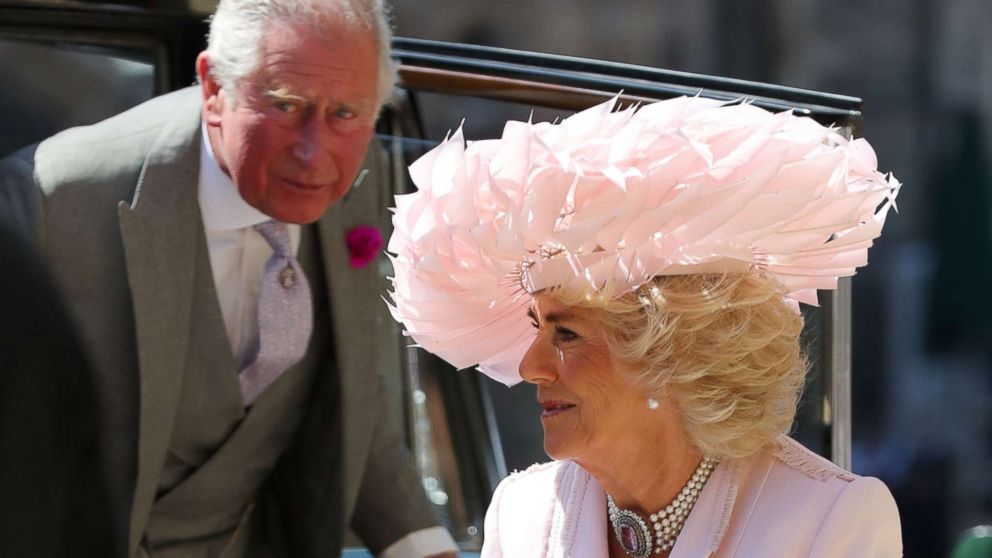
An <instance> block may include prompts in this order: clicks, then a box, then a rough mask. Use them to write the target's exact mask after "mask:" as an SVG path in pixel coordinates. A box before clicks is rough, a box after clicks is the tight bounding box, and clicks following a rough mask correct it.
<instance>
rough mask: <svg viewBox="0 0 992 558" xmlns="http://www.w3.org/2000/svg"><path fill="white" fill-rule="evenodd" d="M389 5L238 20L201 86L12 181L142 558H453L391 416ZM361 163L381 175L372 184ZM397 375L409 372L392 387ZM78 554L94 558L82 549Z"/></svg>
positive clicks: (212, 49)
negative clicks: (383, 176) (355, 549)
mask: <svg viewBox="0 0 992 558" xmlns="http://www.w3.org/2000/svg"><path fill="white" fill-rule="evenodd" d="M389 40H390V30H389V27H388V24H387V23H386V21H385V17H384V14H383V7H382V5H381V1H380V0H222V1H221V2H220V5H219V7H218V9H217V13H216V15H215V16H214V19H213V21H212V23H211V30H210V39H209V47H208V49H207V50H206V51H205V52H203V53H202V54H201V55H200V56H199V58H198V60H197V65H196V71H197V74H198V76H199V81H200V84H199V87H193V88H189V89H186V90H182V91H179V92H176V93H172V94H169V95H165V96H163V97H159V98H157V99H153V100H151V101H149V102H147V103H144V104H143V105H140V106H138V107H136V108H134V109H132V110H130V111H127V112H125V113H123V114H120V115H118V116H116V117H113V118H110V119H109V120H106V121H104V122H101V123H98V124H95V125H93V126H89V127H85V128H77V129H72V130H68V131H66V132H63V133H61V134H58V135H56V136H54V137H52V138H50V139H48V140H46V141H44V142H42V143H41V144H39V145H37V146H35V147H32V148H29V149H26V150H22V151H21V152H19V153H17V154H15V155H13V156H11V157H10V158H9V159H8V160H6V161H4V162H2V163H0V188H2V189H4V190H5V195H4V196H3V198H4V199H7V200H19V201H20V203H22V205H23V213H22V215H31V216H36V217H37V223H36V224H35V225H36V226H35V227H34V231H35V232H36V234H37V239H38V242H39V246H40V247H41V250H42V253H43V254H44V256H45V258H46V260H47V263H48V264H49V266H50V268H51V270H52V271H53V273H54V275H55V277H56V279H57V282H58V283H59V286H60V288H61V290H62V291H63V292H64V294H65V297H66V300H67V303H68V306H69V310H70V314H71V315H72V317H73V318H74V321H75V322H76V324H77V326H78V328H79V330H80V334H81V337H82V339H83V341H84V344H85V345H86V347H87V352H88V354H89V357H90V359H91V361H92V364H93V366H94V368H96V370H97V379H96V383H97V386H98V389H99V391H100V396H101V402H102V411H103V417H104V418H103V421H104V427H103V428H102V434H103V435H104V437H105V442H106V443H105V449H104V452H103V453H104V456H103V458H104V461H105V462H106V467H107V471H108V473H107V475H108V479H109V483H108V484H109V485H110V487H111V489H110V490H111V494H110V496H111V501H112V502H113V504H114V508H115V509H116V510H117V515H116V522H117V524H118V531H119V533H118V534H119V536H120V538H121V540H122V541H126V543H125V542H122V543H121V547H122V548H121V552H122V553H123V552H124V547H125V544H126V555H127V556H129V557H134V556H139V557H152V558H171V557H187V556H189V557H192V556H196V557H201V556H210V557H215V556H223V557H229V556H230V557H240V556H285V557H292V558H298V557H309V556H313V557H317V556H320V557H324V558H327V557H331V556H335V555H337V554H339V553H340V549H341V546H342V539H343V536H344V531H345V528H346V527H348V526H350V527H351V528H352V529H353V530H354V531H355V532H356V533H357V534H358V535H359V536H360V537H361V538H362V539H363V540H364V541H365V543H366V544H367V546H368V547H369V548H370V549H371V550H372V551H373V552H374V553H376V554H378V555H380V556H386V557H407V556H410V557H422V556H453V555H454V550H455V547H454V544H453V542H452V541H451V538H450V536H449V535H448V534H447V532H445V531H444V530H443V528H441V527H438V526H437V524H436V520H435V518H434V515H433V513H432V509H431V507H430V505H429V504H428V503H427V502H426V500H425V497H424V494H423V489H422V487H421V483H420V479H419V476H418V475H417V474H416V472H415V471H414V469H413V468H412V465H411V460H410V458H409V457H408V455H407V453H406V452H405V450H404V448H403V446H402V443H401V441H400V438H399V437H398V436H397V434H396V432H395V431H394V428H393V427H392V426H391V424H390V421H389V420H388V418H386V417H388V413H385V412H384V410H383V409H382V408H381V407H382V401H381V377H382V375H384V374H393V373H396V372H395V367H396V366H397V364H396V362H395V361H396V360H398V359H397V357H396V355H397V354H398V348H397V340H396V339H395V335H392V334H391V330H390V327H389V322H388V321H387V318H385V317H383V315H382V313H383V305H382V304H381V302H380V301H379V299H378V295H379V293H380V292H382V288H381V287H382V285H381V280H380V277H379V275H378V274H377V272H376V270H375V269H374V266H367V267H364V268H361V269H353V268H352V267H350V266H349V260H348V251H347V248H346V244H345V234H346V231H348V230H350V229H352V228H353V227H356V226H359V225H365V226H377V225H380V224H382V223H384V222H385V220H386V213H385V210H384V206H385V203H384V202H385V200H381V199H377V198H376V195H377V191H376V189H375V188H370V187H365V188H355V189H353V190H349V189H350V188H351V186H352V183H353V182H354V181H355V179H356V176H357V175H358V173H359V171H360V170H361V169H363V168H366V169H369V173H368V174H367V175H366V176H365V177H364V180H366V181H368V180H375V179H376V178H377V174H376V173H377V170H376V169H377V168H378V167H379V166H380V165H381V160H379V158H380V155H379V153H378V151H376V150H374V149H373V150H371V151H370V152H369V154H368V156H366V150H367V147H368V145H369V141H370V139H371V137H372V134H373V125H374V122H375V119H376V116H377V114H378V112H379V108H380V104H381V103H382V102H383V100H384V99H385V98H387V96H388V93H389V91H390V90H391V89H392V86H393V83H394V80H395V70H394V67H393V65H392V62H391V60H390V58H389ZM363 161H364V163H363ZM391 367H392V368H391ZM73 555H78V556H82V555H87V551H86V550H85V549H80V550H79V552H78V553H74V554H73Z"/></svg>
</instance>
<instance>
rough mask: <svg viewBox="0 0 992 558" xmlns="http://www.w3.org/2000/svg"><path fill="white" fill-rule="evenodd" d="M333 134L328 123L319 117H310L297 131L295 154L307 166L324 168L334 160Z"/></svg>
mask: <svg viewBox="0 0 992 558" xmlns="http://www.w3.org/2000/svg"><path fill="white" fill-rule="evenodd" d="M333 141H334V140H333V134H332V132H331V130H330V129H329V127H328V125H327V123H326V122H325V121H324V120H323V119H321V118H319V117H317V116H312V117H310V118H308V119H307V120H306V121H305V122H304V124H303V126H302V127H301V128H300V130H299V132H298V133H297V138H296V144H295V145H294V146H293V155H294V156H295V157H296V158H297V159H298V160H299V161H300V162H301V163H303V164H304V165H305V166H306V167H308V168H314V169H320V170H323V169H324V168H326V167H327V165H329V164H331V163H332V162H333V158H332V157H331V150H332V148H333Z"/></svg>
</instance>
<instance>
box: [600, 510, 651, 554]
mask: <svg viewBox="0 0 992 558" xmlns="http://www.w3.org/2000/svg"><path fill="white" fill-rule="evenodd" d="M612 513H614V514H615V515H614V516H613V517H610V520H611V521H610V523H612V524H613V534H614V535H616V537H617V540H618V541H619V542H620V546H621V547H622V548H623V551H624V552H626V553H627V555H628V556H631V558H648V556H650V555H651V543H652V537H651V530H650V529H649V528H648V524H647V523H645V522H644V520H643V519H641V516H639V515H637V514H636V513H634V512H632V511H629V510H621V509H617V510H616V511H615V512H612Z"/></svg>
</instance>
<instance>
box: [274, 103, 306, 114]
mask: <svg viewBox="0 0 992 558" xmlns="http://www.w3.org/2000/svg"><path fill="white" fill-rule="evenodd" d="M274 106H275V107H276V110H278V111H280V112H285V113H290V114H292V113H294V112H296V111H298V110H300V109H299V107H297V106H296V104H294V103H291V102H289V101H276V102H275V104H274Z"/></svg>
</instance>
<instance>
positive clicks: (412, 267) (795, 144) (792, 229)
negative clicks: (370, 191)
mask: <svg viewBox="0 0 992 558" xmlns="http://www.w3.org/2000/svg"><path fill="white" fill-rule="evenodd" d="M615 106H616V99H613V100H611V101H609V102H606V103H603V104H601V105H598V106H595V107H592V108H590V109H587V110H585V111H582V112H579V113H576V114H574V115H572V116H571V117H569V118H567V119H565V120H563V121H561V122H559V123H555V124H552V123H547V122H541V123H530V122H516V121H511V122H508V123H507V124H506V127H505V129H504V130H503V135H502V137H501V138H499V139H495V140H484V141H475V142H469V143H468V144H466V142H465V141H464V139H463V137H462V132H461V129H459V130H458V131H456V132H455V133H454V134H453V135H452V136H451V137H449V138H448V139H447V140H445V141H444V142H443V143H441V144H440V145H438V146H437V147H435V148H434V149H432V150H431V151H430V152H428V153H427V154H425V155H424V156H423V157H421V158H420V159H418V160H417V161H416V162H415V163H413V165H411V166H410V175H411V177H412V179H413V182H414V183H415V184H416V186H417V188H418V191H417V192H415V193H412V194H406V195H400V196H397V197H396V210H395V214H394V216H393V226H394V229H393V235H392V237H391V238H390V240H389V244H388V247H387V250H388V251H389V252H391V253H392V254H393V255H392V256H391V258H392V261H393V269H394V271H395V276H394V278H393V290H392V292H391V293H390V297H391V303H390V310H391V311H392V314H393V317H394V318H395V319H396V320H397V321H400V322H402V323H403V324H404V325H405V328H406V332H407V334H408V335H410V336H411V337H413V339H414V340H415V341H416V342H417V343H418V344H419V345H420V346H421V347H423V348H424V349H426V350H428V351H430V352H432V353H435V354H437V355H438V356H440V357H441V358H443V359H444V360H446V361H448V362H449V363H451V364H452V365H454V366H455V367H457V368H466V367H469V366H472V365H476V364H478V365H479V367H480V369H481V370H482V371H483V372H484V373H486V374H487V375H489V376H490V377H492V378H494V379H496V380H499V381H501V382H503V383H506V384H513V383H517V382H519V381H520V376H519V373H518V370H517V368H518V366H519V363H520V360H521V358H522V357H523V355H524V353H525V352H526V350H527V348H528V347H529V346H530V343H531V342H532V340H533V338H534V330H533V328H532V327H531V325H530V319H529V318H528V317H527V315H526V313H527V309H528V307H529V305H530V302H531V297H532V295H533V294H534V293H536V292H539V291H541V290H544V289H548V288H564V289H570V290H578V291H580V292H582V291H588V292H602V291H603V289H609V290H608V292H609V293H611V295H613V296H620V295H622V294H624V293H627V292H630V291H632V290H634V289H636V288H637V287H639V286H640V285H642V284H644V283H645V282H647V281H649V280H650V279H651V278H653V277H655V276H658V275H675V274H689V273H720V272H735V271H746V270H748V269H752V268H760V269H762V270H765V271H766V272H768V273H770V274H772V275H774V276H775V277H776V278H777V279H778V281H779V282H781V283H782V285H783V286H784V287H785V289H786V290H787V291H788V293H789V294H788V296H789V297H790V298H792V299H794V300H795V301H797V302H802V303H806V304H813V305H815V304H816V303H817V301H816V291H817V290H819V289H833V288H836V286H837V278H838V277H845V276H850V275H853V274H854V273H855V270H856V269H857V268H858V267H861V266H863V265H865V264H867V258H868V247H870V246H871V245H872V241H873V240H874V239H875V238H877V237H878V236H879V234H880V233H881V231H882V226H883V224H884V222H885V216H886V214H887V213H888V210H889V208H890V207H893V206H894V204H895V197H896V194H897V193H898V191H899V186H900V185H899V182H898V181H896V180H895V179H894V178H893V177H892V176H891V175H888V176H887V175H883V174H882V173H880V172H878V170H877V160H876V157H875V152H874V150H873V149H872V147H871V146H870V145H869V144H868V142H866V141H865V140H863V139H857V140H848V139H846V138H845V137H843V136H842V135H840V134H839V133H838V131H837V130H836V129H832V128H827V127H824V126H822V125H820V124H818V123H817V122H815V121H814V120H812V119H810V118H806V117H797V116H795V115H793V114H792V113H791V112H789V111H787V112H780V113H772V112H769V111H766V110H764V109H761V108H758V107H755V106H753V105H751V104H748V103H733V104H727V103H724V102H720V101H714V100H710V99H703V98H699V97H680V98H675V99H670V100H666V101H660V102H657V103H652V104H649V105H645V106H642V107H640V108H627V109H624V110H619V111H615V110H614V108H615Z"/></svg>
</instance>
